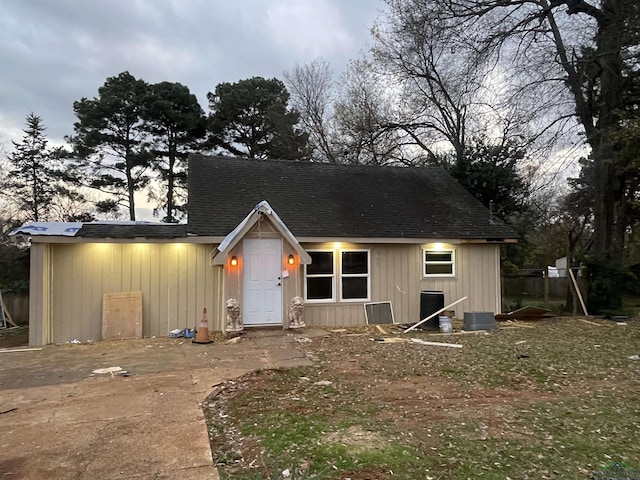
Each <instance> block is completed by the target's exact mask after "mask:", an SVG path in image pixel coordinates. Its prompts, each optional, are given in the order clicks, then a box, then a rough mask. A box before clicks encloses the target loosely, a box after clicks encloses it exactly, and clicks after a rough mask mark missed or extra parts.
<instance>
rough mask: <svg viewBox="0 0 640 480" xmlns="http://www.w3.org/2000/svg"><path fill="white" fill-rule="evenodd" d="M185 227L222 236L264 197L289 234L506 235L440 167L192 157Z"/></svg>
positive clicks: (512, 235) (511, 233)
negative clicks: (288, 230) (186, 223)
mask: <svg viewBox="0 0 640 480" xmlns="http://www.w3.org/2000/svg"><path fill="white" fill-rule="evenodd" d="M188 178H189V204H188V214H189V217H188V218H189V222H188V229H189V232H190V233H192V234H195V235H204V236H226V235H227V234H228V233H229V232H231V231H232V230H233V229H234V228H235V227H236V226H237V225H238V222H239V221H240V220H241V219H242V218H244V217H245V215H246V212H248V211H250V210H251V209H252V208H253V207H254V206H255V205H256V204H258V203H259V202H261V201H263V200H265V201H267V202H269V204H270V205H271V206H272V207H273V209H274V210H276V211H277V212H278V214H279V215H280V218H282V221H283V222H284V223H285V224H286V225H287V226H288V227H289V229H290V230H291V231H292V232H293V234H294V235H295V236H296V237H299V238H300V237H307V238H416V239H418V238H420V239H425V238H433V239H456V238H460V239H496V240H499V239H511V238H516V236H517V235H516V233H515V232H514V231H513V230H512V229H511V228H510V227H508V226H507V225H505V224H504V223H502V222H501V221H499V220H497V219H494V220H493V221H491V220H490V218H489V211H488V209H486V208H485V207H484V206H483V205H482V204H481V203H480V202H479V201H478V200H477V199H476V198H475V197H473V196H472V195H471V194H470V193H468V192H467V191H466V190H465V189H464V188H462V186H460V184H458V182H456V180H455V179H453V177H451V176H450V175H449V174H448V173H447V172H445V171H444V170H443V169H442V168H440V167H436V166H428V167H420V168H415V167H377V166H367V165H341V164H340V165H336V164H325V163H308V162H296V161H287V160H251V159H240V158H232V157H210V156H203V155H192V156H191V157H190V158H189V177H188Z"/></svg>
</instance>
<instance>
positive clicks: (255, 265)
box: [242, 238, 282, 325]
mask: <svg viewBox="0 0 640 480" xmlns="http://www.w3.org/2000/svg"><path fill="white" fill-rule="evenodd" d="M243 250H244V272H243V278H244V288H243V303H244V306H243V309H242V319H243V322H244V324H245V325H282V270H281V267H282V239H279V238H278V239H245V240H244V241H243Z"/></svg>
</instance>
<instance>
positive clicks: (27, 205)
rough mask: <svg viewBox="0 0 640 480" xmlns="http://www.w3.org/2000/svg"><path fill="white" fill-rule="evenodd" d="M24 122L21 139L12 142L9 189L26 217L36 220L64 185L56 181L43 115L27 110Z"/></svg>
mask: <svg viewBox="0 0 640 480" xmlns="http://www.w3.org/2000/svg"><path fill="white" fill-rule="evenodd" d="M26 123H27V127H26V128H25V129H24V130H23V132H24V135H23V137H22V141H20V142H12V143H13V146H14V149H15V150H14V152H13V153H12V154H11V155H10V156H9V162H10V165H9V176H8V177H9V181H8V189H9V190H10V192H11V194H12V197H13V200H14V201H15V202H16V203H17V205H18V206H19V208H21V209H22V210H23V211H24V212H25V214H26V217H27V218H28V219H30V220H32V221H35V222H38V221H43V220H47V219H48V209H49V207H50V206H51V204H52V203H53V202H54V200H55V198H56V195H57V194H59V193H61V192H63V190H64V189H63V188H62V187H61V186H60V185H59V181H58V180H59V172H60V170H59V169H58V168H57V165H56V160H55V159H54V158H53V155H52V154H51V152H50V151H49V150H48V149H47V137H46V134H45V130H46V128H45V126H44V124H43V122H42V118H40V117H39V116H38V115H35V114H34V113H30V114H29V115H27V117H26Z"/></svg>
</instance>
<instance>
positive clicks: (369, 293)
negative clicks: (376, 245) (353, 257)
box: [337, 248, 371, 303]
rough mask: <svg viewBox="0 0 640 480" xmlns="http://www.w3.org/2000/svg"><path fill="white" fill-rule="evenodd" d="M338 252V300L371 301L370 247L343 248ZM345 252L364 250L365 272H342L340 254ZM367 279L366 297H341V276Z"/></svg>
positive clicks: (347, 301) (351, 301)
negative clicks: (365, 257)
mask: <svg viewBox="0 0 640 480" xmlns="http://www.w3.org/2000/svg"><path fill="white" fill-rule="evenodd" d="M338 252H340V265H339V267H340V269H339V272H337V273H338V275H339V277H340V302H344V303H358V302H360V303H362V302H370V301H371V249H370V248H344V249H342V248H341V249H339V250H338ZM347 252H366V254H367V273H366V274H364V273H346V274H343V273H342V254H343V253H347ZM364 277H366V279H367V297H366V298H342V279H343V278H364Z"/></svg>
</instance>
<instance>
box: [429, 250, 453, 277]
mask: <svg viewBox="0 0 640 480" xmlns="http://www.w3.org/2000/svg"><path fill="white" fill-rule="evenodd" d="M422 252H423V265H424V268H423V272H422V273H423V275H424V276H425V277H453V276H455V274H456V268H455V265H456V263H455V262H456V252H455V250H453V249H450V250H429V249H426V248H425V249H424V250H423V251H422Z"/></svg>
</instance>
